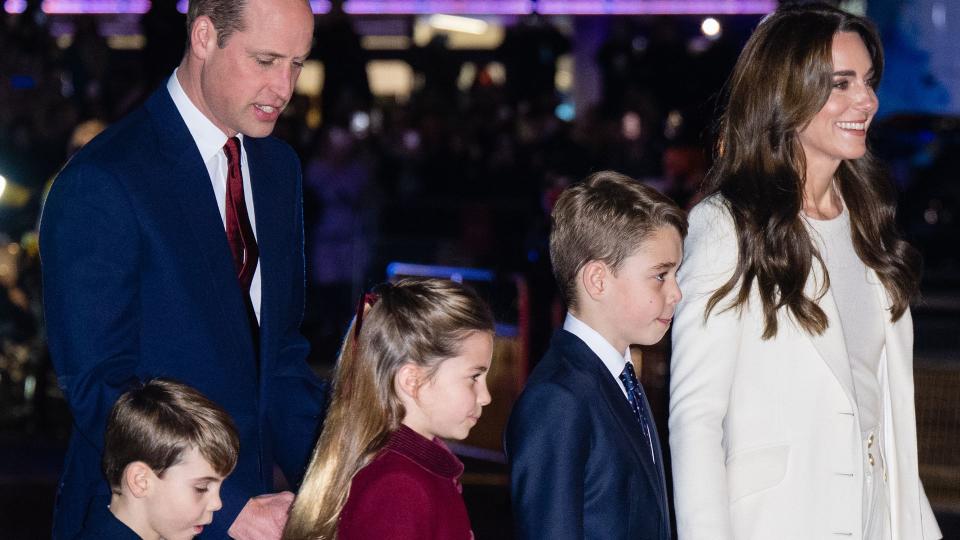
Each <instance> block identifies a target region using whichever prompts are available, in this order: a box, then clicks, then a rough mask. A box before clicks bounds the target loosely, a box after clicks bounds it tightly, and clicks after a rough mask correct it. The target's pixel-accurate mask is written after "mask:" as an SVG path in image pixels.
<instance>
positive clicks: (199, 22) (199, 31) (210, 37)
mask: <svg viewBox="0 0 960 540" xmlns="http://www.w3.org/2000/svg"><path fill="white" fill-rule="evenodd" d="M215 48H217V29H216V28H214V26H213V21H212V20H211V19H210V17H207V16H206V15H201V16H200V17H197V18H196V20H194V21H193V26H192V27H191V28H190V54H192V55H193V56H196V57H197V58H199V59H201V60H206V59H207V56H209V55H210V52H211V51H212V50H213V49H215Z"/></svg>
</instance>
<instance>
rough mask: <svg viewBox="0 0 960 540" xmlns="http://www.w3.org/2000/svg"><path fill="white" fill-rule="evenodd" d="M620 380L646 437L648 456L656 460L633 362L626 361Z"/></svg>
mask: <svg viewBox="0 0 960 540" xmlns="http://www.w3.org/2000/svg"><path fill="white" fill-rule="evenodd" d="M620 382H622V383H623V387H624V389H626V391H627V401H629V402H630V408H631V409H633V415H634V416H636V417H637V421H638V422H640V428H641V429H642V430H643V436H644V437H646V438H647V444H648V445H649V446H650V457H652V458H653V462H654V463H656V462H657V453H656V452H654V450H653V437H651V434H650V424H649V418H650V415H649V414H647V406H646V402H647V401H646V400H645V399H644V397H643V387H642V386H640V381H638V380H637V374H636V373H634V371H633V364H632V363H630V362H627V363H626V365H625V366H623V371H622V372H620Z"/></svg>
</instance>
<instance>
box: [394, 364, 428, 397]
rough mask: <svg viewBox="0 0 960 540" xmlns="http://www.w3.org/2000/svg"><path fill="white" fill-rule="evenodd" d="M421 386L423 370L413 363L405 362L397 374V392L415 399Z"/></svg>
mask: <svg viewBox="0 0 960 540" xmlns="http://www.w3.org/2000/svg"><path fill="white" fill-rule="evenodd" d="M422 384H423V370H422V369H421V368H420V366H418V365H416V364H414V363H413V362H407V363H406V364H404V365H403V366H401V367H400V370H399V371H398V372H397V390H399V391H400V393H401V394H402V395H405V396H407V397H409V398H411V399H417V395H418V394H419V392H420V386H421V385H422Z"/></svg>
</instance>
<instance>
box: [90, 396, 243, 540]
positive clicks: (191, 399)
mask: <svg viewBox="0 0 960 540" xmlns="http://www.w3.org/2000/svg"><path fill="white" fill-rule="evenodd" d="M105 439H106V440H105V442H104V448H103V473H104V475H105V476H106V477H107V481H108V482H109V484H110V490H111V491H112V495H111V498H110V504H109V506H107V505H98V504H97V503H96V502H95V503H94V504H95V505H96V506H95V507H94V508H91V509H90V512H89V513H88V514H87V519H86V522H85V523H84V526H83V529H82V530H81V532H80V537H79V538H80V540H88V539H89V540H93V539H104V538H110V539H113V540H127V539H129V540H139V539H142V540H187V539H189V538H193V537H194V536H196V535H198V534H200V533H201V532H203V528H204V526H206V525H209V524H210V521H211V520H212V519H213V513H214V512H216V511H217V510H219V509H220V508H221V506H222V503H221V501H220V486H221V485H222V484H223V481H224V479H226V477H227V476H229V475H230V473H231V472H232V471H233V468H234V466H235V465H236V464H237V453H238V452H239V450H240V439H239V437H238V435H237V430H236V428H235V427H234V425H233V421H232V420H231V419H230V416H229V415H228V414H227V413H226V411H224V410H223V409H221V408H220V407H219V406H217V405H216V404H215V403H213V402H212V401H210V400H209V399H207V398H206V397H204V396H203V394H201V393H200V392H198V391H197V390H195V389H193V388H191V387H189V386H186V385H184V384H180V383H177V382H174V381H170V380H165V379H154V380H152V381H149V382H147V383H145V384H144V385H142V386H140V387H138V388H134V389H132V390H129V391H127V392H126V393H124V394H123V395H121V396H120V399H118V400H117V402H116V404H114V406H113V409H111V411H110V417H109V419H108V420H107V431H106V437H105Z"/></svg>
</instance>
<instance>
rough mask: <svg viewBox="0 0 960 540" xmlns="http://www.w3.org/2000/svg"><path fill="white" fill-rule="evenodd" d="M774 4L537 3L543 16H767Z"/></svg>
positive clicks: (718, 0) (730, 0) (743, 0)
mask: <svg viewBox="0 0 960 540" xmlns="http://www.w3.org/2000/svg"><path fill="white" fill-rule="evenodd" d="M776 8H777V0H539V1H538V2H537V12H538V13H542V14H544V15H560V14H563V15H701V14H702V15H746V14H764V13H770V12H771V11H773V10H775V9H776Z"/></svg>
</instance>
